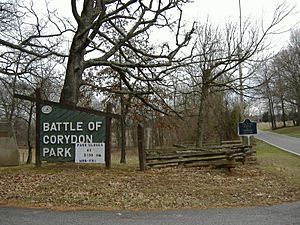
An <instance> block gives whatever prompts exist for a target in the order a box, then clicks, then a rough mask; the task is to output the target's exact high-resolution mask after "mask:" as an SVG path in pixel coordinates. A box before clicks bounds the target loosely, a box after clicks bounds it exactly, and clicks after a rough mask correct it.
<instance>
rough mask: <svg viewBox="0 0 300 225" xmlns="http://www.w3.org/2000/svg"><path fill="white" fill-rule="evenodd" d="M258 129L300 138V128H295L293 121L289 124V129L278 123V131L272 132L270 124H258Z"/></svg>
mask: <svg viewBox="0 0 300 225" xmlns="http://www.w3.org/2000/svg"><path fill="white" fill-rule="evenodd" d="M257 127H258V129H260V130H264V131H271V132H274V133H277V134H284V135H288V136H291V137H297V138H300V126H293V124H292V122H291V121H288V122H287V127H283V124H282V123H280V122H278V124H277V127H278V128H277V129H275V130H272V129H271V125H270V123H258V124H257Z"/></svg>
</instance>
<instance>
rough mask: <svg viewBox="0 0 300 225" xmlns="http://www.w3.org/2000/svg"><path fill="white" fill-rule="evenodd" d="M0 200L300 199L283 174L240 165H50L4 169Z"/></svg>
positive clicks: (92, 203) (207, 203)
mask: <svg viewBox="0 0 300 225" xmlns="http://www.w3.org/2000/svg"><path fill="white" fill-rule="evenodd" d="M0 199H1V200H0V203H1V204H5V205H18V206H26V207H46V208H54V209H65V210H70V209H101V210H111V209H129V210H139V209H177V208H208V207H246V206H261V205H272V204H278V203H283V202H292V201H299V200H300V187H299V186H298V185H296V184H294V183H291V182H289V180H287V179H285V177H284V176H280V175H276V174H274V173H271V172H267V171H265V170H262V168H261V167H260V166H259V165H241V166H238V167H237V168H234V169H233V170H232V172H231V173H228V172H226V171H223V170H219V169H218V170H217V169H209V168H162V169H151V170H147V171H146V172H139V171H137V169H136V168H127V169H124V168H117V169H116V168H115V169H111V170H106V169H104V168H103V167H91V166H81V167H80V168H79V167H78V166H77V165H75V164H72V165H47V166H43V167H42V168H39V169H36V168H34V167H18V168H5V169H4V168H3V169H1V170H0Z"/></svg>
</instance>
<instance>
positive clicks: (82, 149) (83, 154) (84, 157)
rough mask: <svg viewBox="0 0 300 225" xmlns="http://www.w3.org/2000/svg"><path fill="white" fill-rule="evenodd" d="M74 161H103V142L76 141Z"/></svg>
mask: <svg viewBox="0 0 300 225" xmlns="http://www.w3.org/2000/svg"><path fill="white" fill-rule="evenodd" d="M75 146H76V147H75V163H105V143H76V145H75Z"/></svg>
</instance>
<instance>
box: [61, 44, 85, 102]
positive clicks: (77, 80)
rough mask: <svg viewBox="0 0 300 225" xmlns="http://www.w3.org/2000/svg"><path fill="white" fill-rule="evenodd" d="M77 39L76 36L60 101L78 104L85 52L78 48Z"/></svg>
mask: <svg viewBox="0 0 300 225" xmlns="http://www.w3.org/2000/svg"><path fill="white" fill-rule="evenodd" d="M75 40H76V38H74V40H73V43H72V46H71V49H70V55H69V60H68V64H67V71H66V77H65V81H64V86H63V89H62V92H61V96H60V102H61V103H65V104H68V105H76V104H77V102H78V100H79V94H80V90H79V88H80V85H81V81H82V73H83V71H84V66H83V63H84V58H83V55H84V54H83V52H82V51H81V50H77V48H76V41H75Z"/></svg>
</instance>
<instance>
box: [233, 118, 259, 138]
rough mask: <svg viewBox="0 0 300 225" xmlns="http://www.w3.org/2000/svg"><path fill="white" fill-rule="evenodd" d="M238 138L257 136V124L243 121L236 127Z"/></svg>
mask: <svg viewBox="0 0 300 225" xmlns="http://www.w3.org/2000/svg"><path fill="white" fill-rule="evenodd" d="M238 128H239V129H238V131H239V136H251V135H253V134H257V124H256V122H252V121H250V120H249V119H245V120H244V122H241V123H239V127H238Z"/></svg>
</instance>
